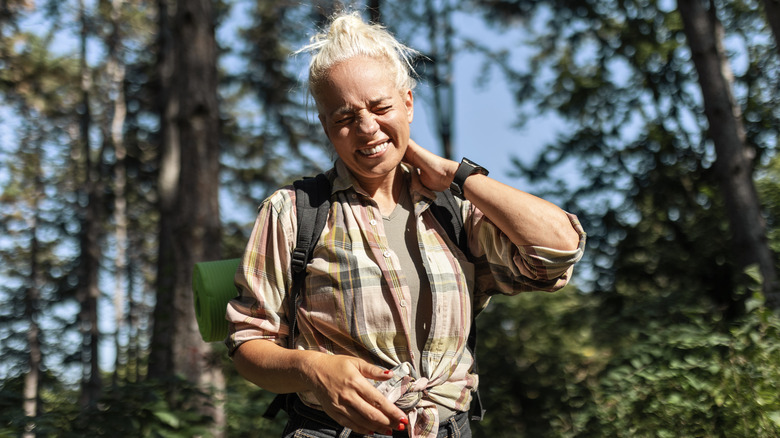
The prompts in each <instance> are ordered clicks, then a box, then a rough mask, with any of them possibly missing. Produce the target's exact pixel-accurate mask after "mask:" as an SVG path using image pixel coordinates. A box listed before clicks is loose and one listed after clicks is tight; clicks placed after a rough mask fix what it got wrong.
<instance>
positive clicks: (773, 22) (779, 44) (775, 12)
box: [762, 0, 780, 54]
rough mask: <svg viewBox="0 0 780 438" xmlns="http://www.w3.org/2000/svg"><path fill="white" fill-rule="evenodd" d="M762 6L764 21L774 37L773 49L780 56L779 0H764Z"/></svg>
mask: <svg viewBox="0 0 780 438" xmlns="http://www.w3.org/2000/svg"><path fill="white" fill-rule="evenodd" d="M762 4H763V5H764V13H765V14H766V21H767V23H769V27H770V28H771V29H772V34H774V36H775V48H776V49H777V53H778V54H780V0H764V1H763V2H762Z"/></svg>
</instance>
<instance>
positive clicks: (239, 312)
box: [225, 188, 296, 356]
mask: <svg viewBox="0 0 780 438" xmlns="http://www.w3.org/2000/svg"><path fill="white" fill-rule="evenodd" d="M293 198H294V191H292V190H289V189H287V188H285V189H282V190H279V191H277V192H276V193H274V194H273V195H271V197H269V198H268V199H266V200H265V201H264V202H263V204H262V205H261V206H260V208H259V209H258V214H257V219H256V220H255V225H254V228H253V229H252V234H251V236H250V238H249V243H248V244H247V247H246V250H245V251H244V255H243V258H242V260H241V263H240V264H239V267H238V270H237V271H236V276H235V284H236V288H237V289H238V291H239V295H238V297H237V298H235V299H233V300H231V301H230V302H229V303H228V306H227V311H226V318H227V320H228V323H229V331H228V337H227V339H226V340H225V343H226V344H227V347H228V352H229V354H230V355H231V356H232V355H233V353H234V352H235V350H236V349H237V348H238V347H239V346H240V345H241V344H242V343H244V342H246V341H249V340H252V339H268V340H272V341H274V342H276V343H277V344H279V345H286V342H287V333H288V325H287V310H286V309H287V302H286V299H287V290H288V287H289V284H290V282H291V270H290V254H291V252H292V249H293V246H294V242H295V232H296V230H295V225H296V224H295V216H294V208H293V206H294V199H293Z"/></svg>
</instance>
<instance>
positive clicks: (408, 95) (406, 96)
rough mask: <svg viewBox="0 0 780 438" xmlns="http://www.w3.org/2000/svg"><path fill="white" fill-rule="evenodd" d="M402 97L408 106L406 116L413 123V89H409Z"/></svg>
mask: <svg viewBox="0 0 780 438" xmlns="http://www.w3.org/2000/svg"><path fill="white" fill-rule="evenodd" d="M401 98H403V100H404V106H406V118H407V119H408V121H409V123H412V119H414V95H412V90H411V89H407V90H406V91H405V92H404V93H403V94H402V95H401Z"/></svg>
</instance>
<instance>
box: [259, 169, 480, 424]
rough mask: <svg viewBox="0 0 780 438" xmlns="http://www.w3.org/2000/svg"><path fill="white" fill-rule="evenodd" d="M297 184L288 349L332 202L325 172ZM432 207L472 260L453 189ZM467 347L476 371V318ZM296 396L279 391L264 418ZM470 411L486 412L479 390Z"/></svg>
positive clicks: (440, 194)
mask: <svg viewBox="0 0 780 438" xmlns="http://www.w3.org/2000/svg"><path fill="white" fill-rule="evenodd" d="M293 186H294V187H295V207H296V209H297V223H298V237H297V240H296V243H295V249H294V250H293V254H292V262H291V267H292V271H293V274H292V286H291V287H290V292H289V296H288V297H287V304H288V315H289V317H290V318H291V321H290V322H289V324H288V325H289V327H290V329H289V333H290V334H289V336H288V337H287V348H290V349H293V348H295V333H296V319H297V318H296V313H297V312H296V307H297V300H298V297H300V296H302V295H303V288H304V285H305V283H306V282H305V280H306V265H307V264H308V263H309V260H311V258H312V255H313V253H314V247H315V246H316V244H317V240H319V238H320V235H321V234H322V230H323V229H324V228H325V223H326V222H327V220H328V212H329V211H330V204H331V203H330V194H331V182H330V180H329V179H328V177H327V176H326V175H325V174H323V173H320V174H319V175H317V176H316V177H313V178H304V179H300V180H297V181H295V182H294V183H293ZM430 209H431V212H432V213H433V215H434V217H435V218H436V220H437V221H438V222H439V224H440V225H441V226H442V228H444V230H445V231H446V232H447V235H448V236H449V238H450V240H452V241H453V242H455V243H456V244H457V245H458V248H460V250H461V251H463V253H464V254H465V255H466V257H468V259H469V260H471V259H472V256H471V252H470V251H469V249H468V243H467V240H466V230H465V229H464V227H463V217H462V216H461V214H460V212H459V210H458V204H457V202H456V201H455V198H454V195H453V194H452V192H450V190H449V189H447V190H445V191H444V192H437V193H436V200H435V201H434V203H433V204H431V206H430ZM467 346H468V347H469V349H471V354H472V355H473V356H474V368H473V372H475V373H476V372H478V370H477V361H476V355H477V351H476V347H477V326H476V321H475V320H473V319H472V321H471V331H470V332H469V337H468V341H467ZM294 396H295V394H277V395H276V397H274V399H273V401H272V402H271V404H270V405H269V406H268V409H266V411H265V413H264V414H263V417H265V418H267V419H273V418H275V417H276V414H278V413H279V410H281V409H284V410H285V411H287V412H290V408H291V403H292V400H293V399H294ZM469 412H470V417H471V419H472V420H474V421H481V420H482V418H483V416H484V414H485V410H484V409H483V408H482V400H481V399H480V397H479V391H476V392H475V393H474V397H473V400H472V403H471V409H470V411H469Z"/></svg>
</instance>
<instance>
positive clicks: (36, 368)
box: [22, 145, 44, 438]
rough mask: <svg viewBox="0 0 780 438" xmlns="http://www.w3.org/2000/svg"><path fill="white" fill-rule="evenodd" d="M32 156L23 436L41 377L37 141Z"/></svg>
mask: <svg viewBox="0 0 780 438" xmlns="http://www.w3.org/2000/svg"><path fill="white" fill-rule="evenodd" d="M36 149H37V153H36V154H35V155H36V156H35V157H34V159H35V168H36V171H35V175H34V178H35V191H34V198H33V205H32V211H33V212H34V214H33V217H32V218H31V219H30V223H29V230H30V235H31V239H30V287H29V288H28V289H27V294H26V297H25V302H24V316H25V319H26V320H27V322H28V324H29V326H28V329H27V349H28V350H29V352H30V354H29V356H28V359H27V366H28V371H27V374H25V376H24V390H23V394H24V402H23V405H24V406H23V408H24V415H25V417H27V419H28V421H27V424H26V425H25V430H24V433H23V435H22V436H23V437H24V438H33V437H35V435H36V433H35V427H36V417H37V416H38V388H39V387H40V381H41V363H42V362H43V354H42V352H41V339H40V327H39V326H38V314H39V310H38V309H39V308H40V288H39V283H40V272H39V270H40V266H39V264H38V257H39V251H40V241H39V240H38V223H39V222H40V220H39V209H40V202H39V199H40V197H41V196H42V195H43V193H44V187H43V179H42V175H43V170H42V169H41V162H40V157H42V156H43V153H42V151H41V148H40V145H38V147H37V148H36Z"/></svg>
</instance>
